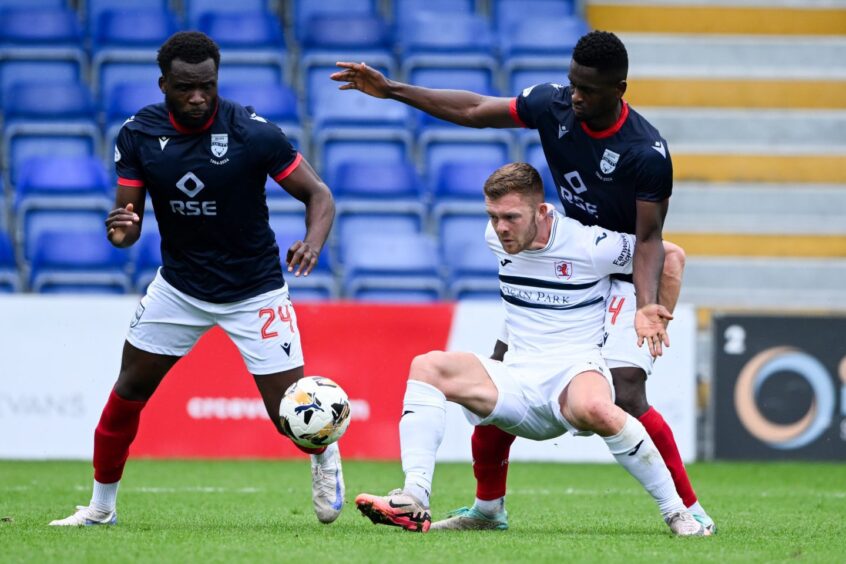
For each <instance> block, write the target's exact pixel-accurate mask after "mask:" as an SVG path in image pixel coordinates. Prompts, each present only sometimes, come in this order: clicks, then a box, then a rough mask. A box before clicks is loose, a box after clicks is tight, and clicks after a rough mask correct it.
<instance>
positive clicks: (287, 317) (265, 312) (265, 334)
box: [259, 306, 294, 339]
mask: <svg viewBox="0 0 846 564" xmlns="http://www.w3.org/2000/svg"><path fill="white" fill-rule="evenodd" d="M277 314H278V315H279V320H280V321H281V322H282V323H287V324H288V328H289V329H290V330H291V333H292V334H293V333H294V318H293V316H292V315H291V310H290V309H289V308H288V306H285V308H284V309H283V308H282V306H279V307H277V308H276V311H275V312H274V311H273V308H271V307H266V308H262V309H260V310H259V317H265V316H267V319H265V320H264V325H262V326H261V338H262V339H272V338H273V337H278V336H279V333H277V332H276V331H271V330H270V326H271V325H272V324H273V322H274V321H275V320H276V315H277Z"/></svg>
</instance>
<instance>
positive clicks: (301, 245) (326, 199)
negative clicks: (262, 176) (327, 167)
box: [281, 159, 335, 276]
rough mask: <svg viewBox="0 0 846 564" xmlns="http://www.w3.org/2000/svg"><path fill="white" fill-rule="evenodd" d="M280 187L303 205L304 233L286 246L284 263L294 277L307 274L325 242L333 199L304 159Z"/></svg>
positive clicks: (331, 216) (330, 221)
mask: <svg viewBox="0 0 846 564" xmlns="http://www.w3.org/2000/svg"><path fill="white" fill-rule="evenodd" d="M281 185H282V188H284V189H285V191H286V192H288V193H289V194H291V195H292V196H293V197H295V198H296V199H298V200H299V201H301V202H303V203H304V204H305V206H306V234H305V237H303V239H302V240H301V241H295V242H294V244H293V245H291V247H290V248H289V249H288V254H287V256H286V257H285V262H286V263H287V265H288V272H293V273H294V276H300V275H304V276H308V275H309V273H310V272H311V271H312V270H313V269H314V267H315V266H316V265H317V257H319V256H320V251H321V249H323V245H324V244H325V243H326V238H327V237H328V236H329V230H330V229H332V221H333V220H334V219H335V200H334V199H333V198H332V192H330V191H329V187H328V186H326V184H324V183H323V181H322V180H321V179H320V177H319V176H318V175H317V173H316V172H315V171H314V169H313V168H311V165H310V164H308V162H307V161H306V160H305V159H303V160H302V161H301V162H300V164H299V165H298V166H297V168H296V169H294V172H292V173H291V174H289V175H288V176H287V177H285V179H284V180H282V182H281Z"/></svg>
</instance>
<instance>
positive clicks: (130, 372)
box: [50, 32, 344, 526]
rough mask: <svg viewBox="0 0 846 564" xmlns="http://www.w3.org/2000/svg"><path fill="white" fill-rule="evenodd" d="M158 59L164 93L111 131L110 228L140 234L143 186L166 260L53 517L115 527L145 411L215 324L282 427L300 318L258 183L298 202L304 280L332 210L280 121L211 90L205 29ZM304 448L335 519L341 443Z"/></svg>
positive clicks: (297, 255)
mask: <svg viewBox="0 0 846 564" xmlns="http://www.w3.org/2000/svg"><path fill="white" fill-rule="evenodd" d="M158 63H159V67H160V68H161V72H162V76H161V78H160V79H159V87H160V88H161V90H162V93H163V94H164V95H165V102H164V103H163V104H155V105H151V106H147V107H145V108H143V109H141V110H140V111H139V112H138V113H137V114H136V115H134V116H133V117H131V118H129V119H128V120H127V121H126V123H125V124H124V125H123V127H122V129H121V131H120V133H119V135H118V139H117V145H116V147H115V163H116V165H115V166H116V168H117V175H118V188H117V196H116V208H115V209H114V210H112V212H111V213H109V215H108V218H107V219H106V231H107V236H108V239H109V241H110V242H111V243H112V244H113V245H115V246H116V247H128V246H130V245H132V244H133V243H135V242H136V241H137V240H138V238H139V236H140V234H141V227H142V224H143V218H144V203H145V198H146V194H147V193H149V194H150V196H151V198H152V201H153V208H154V210H155V214H156V218H157V220H158V225H159V230H160V233H161V238H162V247H161V250H162V262H163V265H162V267H161V269H160V270H159V272H158V274H157V275H156V278H155V279H154V280H153V282H152V283H151V284H150V286H149V288H148V290H147V294H146V295H145V296H144V297H143V299H142V300H141V303H140V305H139V306H138V309H137V311H136V312H135V316H134V318H133V319H132V321H131V322H130V328H129V332H128V334H127V338H126V343H125V344H124V349H123V358H122V363H121V369H120V374H119V375H118V379H117V382H116V383H115V386H114V389H113V390H112V392H111V395H110V396H109V399H108V401H107V403H106V406H105V408H104V409H103V413H102V416H101V418H100V422H99V424H98V425H97V428H96V430H95V433H94V460H93V462H94V492H93V496H92V499H91V503H90V504H89V505H88V506H81V507H78V508H77V511H76V512H75V513H74V514H72V515H71V516H69V517H67V518H65V519H60V520H56V521H53V522H51V523H50V524H51V525H58V526H63V525H65V526H66V525H99V524H113V523H115V522H116V520H117V513H116V496H117V489H118V485H119V483H120V479H121V476H122V473H123V468H124V465H125V463H126V459H127V456H128V453H129V447H130V444H131V443H132V441H133V439H134V438H135V435H136V432H137V430H138V424H139V419H140V415H141V411H142V409H143V408H144V405H145V404H146V402H147V400H148V399H149V398H150V397H151V396H152V395H153V393H154V392H155V390H156V387H157V386H158V384H159V382H161V380H162V379H163V378H164V376H165V375H166V374H167V372H168V371H169V370H170V368H171V367H172V366H173V365H174V364H175V363H176V362H177V361H178V360H179V359H180V358H181V357H182V356H184V355H185V354H187V353H188V352H189V351H190V350H191V347H193V345H194V344H195V343H196V342H197V340H198V339H199V338H200V337H201V336H202V335H203V333H205V332H206V331H207V330H208V329H210V328H211V327H212V326H214V325H219V326H220V327H221V328H222V329H223V330H224V331H226V333H227V334H228V335H229V337H230V338H231V339H232V340H233V341H234V343H235V344H236V346H237V347H238V349H239V351H240V352H241V355H242V357H243V358H244V362H245V363H246V365H247V368H248V369H249V371H250V372H251V373H252V374H253V375H254V378H255V382H256V385H257V387H258V389H259V392H260V393H261V396H262V399H263V400H264V403H265V406H266V408H267V411H268V415H269V417H270V419H271V421H273V422H274V424H275V426H276V428H277V430H278V431H279V432H280V433H283V434H284V431H283V429H282V427H281V426H280V425H279V422H278V410H279V403H280V401H281V399H282V395H283V394H284V391H285V390H286V389H287V387H288V386H289V385H290V384H292V383H293V382H295V381H296V380H298V379H299V378H301V377H302V376H303V353H302V347H301V342H300V334H299V330H298V329H297V318H296V313H295V311H294V308H293V306H292V304H291V301H290V299H289V296H288V286H287V285H286V283H285V280H284V279H283V276H282V268H281V265H280V260H279V249H278V247H277V245H276V242H275V237H274V234H273V231H272V230H271V229H270V225H269V223H268V210H267V203H266V201H265V193H264V185H265V179H266V178H267V175H270V176H272V177H273V178H274V179H275V180H276V181H277V182H278V183H279V184H280V185H281V186H282V187H283V188H284V189H285V190H286V191H287V192H289V193H290V194H291V195H292V196H294V197H295V198H297V199H298V200H300V201H302V202H303V203H304V204H305V206H306V233H305V236H304V237H303V240H302V241H297V242H296V243H294V244H293V245H292V246H291V248H290V249H288V252H287V257H286V262H287V264H288V272H293V274H294V275H295V276H300V275H303V276H307V275H308V274H309V273H310V272H311V270H312V268H314V266H315V264H316V263H317V257H318V255H319V254H320V250H321V248H322V247H323V244H324V243H325V241H326V237H327V235H328V234H329V230H330V228H331V226H332V220H333V218H334V213H335V210H334V202H333V199H332V195H331V193H330V191H329V189H328V188H327V186H326V185H325V184H324V183H323V182H322V181H321V180H320V178H319V177H318V176H317V174H316V173H315V172H314V170H313V169H312V168H311V166H310V165H309V164H308V163H307V162H306V161H305V160H304V159H303V158H302V156H301V155H300V154H299V153H297V151H296V150H295V149H294V148H293V147H292V146H291V143H290V142H289V141H288V139H287V138H286V137H285V135H284V134H283V133H282V131H281V130H280V129H279V128H278V127H277V126H275V125H273V124H271V123H268V122H267V121H266V120H264V119H263V118H261V117H260V116H258V115H256V113H255V112H253V111H252V110H251V109H250V108H244V107H242V106H240V105H238V104H236V103H233V102H230V101H228V100H224V99H221V98H218V96H217V75H218V67H219V64H220V52H219V50H218V48H217V45H216V44H215V43H214V42H213V41H212V40H211V39H210V38H209V37H207V36H206V35H204V34H202V33H199V32H180V33H177V34H175V35H173V36H172V37H171V38H170V39H168V40H167V41H166V42H165V43H164V44H163V45H162V47H161V49H160V50H159V54H158ZM198 377H202V375H198ZM302 450H304V451H308V452H309V453H310V454H311V459H312V477H313V480H312V493H313V502H314V509H315V512H316V513H317V517H318V519H319V520H320V521H321V522H324V523H330V522H332V521H334V520H335V519H337V517H338V515H339V514H340V512H341V509H342V507H343V497H344V483H343V473H342V468H341V459H340V454H339V451H338V446H337V444H333V445H331V446H329V447H326V448H324V449H311V450H309V449H302Z"/></svg>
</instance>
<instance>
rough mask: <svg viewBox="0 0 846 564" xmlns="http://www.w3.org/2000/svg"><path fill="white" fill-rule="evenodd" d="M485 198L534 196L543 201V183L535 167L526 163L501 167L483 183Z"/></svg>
mask: <svg viewBox="0 0 846 564" xmlns="http://www.w3.org/2000/svg"><path fill="white" fill-rule="evenodd" d="M484 190H485V196H487V197H488V198H490V199H491V200H498V199H500V198H502V197H503V196H505V195H506V194H512V193H517V194H520V195H522V196H535V197H537V198H538V199H540V201H543V196H544V193H543V181H542V180H541V177H540V174H539V173H538V171H537V170H535V167H533V166H532V165H530V164H528V163H509V164H507V165H505V166H501V167H499V168H498V169H496V170H495V171H494V173H493V174H491V175H490V176H489V177H488V179H487V180H486V181H485V188H484Z"/></svg>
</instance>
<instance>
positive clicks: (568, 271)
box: [555, 260, 573, 280]
mask: <svg viewBox="0 0 846 564" xmlns="http://www.w3.org/2000/svg"><path fill="white" fill-rule="evenodd" d="M555 275H556V276H557V277H558V278H564V279H565V280H569V279H570V278H572V276H573V263H572V262H570V261H566V260H560V261H558V262H556V263H555Z"/></svg>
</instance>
